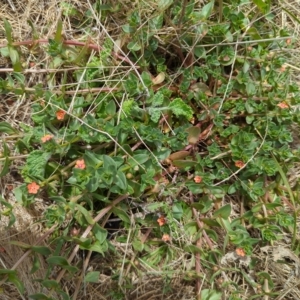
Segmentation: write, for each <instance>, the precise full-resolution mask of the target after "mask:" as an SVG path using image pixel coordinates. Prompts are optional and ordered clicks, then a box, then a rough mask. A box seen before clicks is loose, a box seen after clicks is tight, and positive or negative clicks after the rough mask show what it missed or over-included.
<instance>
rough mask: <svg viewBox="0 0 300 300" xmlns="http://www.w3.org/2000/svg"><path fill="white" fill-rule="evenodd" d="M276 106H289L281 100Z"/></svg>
mask: <svg viewBox="0 0 300 300" xmlns="http://www.w3.org/2000/svg"><path fill="white" fill-rule="evenodd" d="M277 106H278V107H280V108H282V109H284V108H289V106H288V105H287V104H286V103H285V102H281V103H279V104H277Z"/></svg>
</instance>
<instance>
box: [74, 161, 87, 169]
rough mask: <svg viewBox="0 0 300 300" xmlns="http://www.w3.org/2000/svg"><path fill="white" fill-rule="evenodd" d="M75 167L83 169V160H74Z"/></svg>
mask: <svg viewBox="0 0 300 300" xmlns="http://www.w3.org/2000/svg"><path fill="white" fill-rule="evenodd" d="M75 168H77V169H81V170H83V169H85V162H84V160H83V159H78V160H76V163H75Z"/></svg>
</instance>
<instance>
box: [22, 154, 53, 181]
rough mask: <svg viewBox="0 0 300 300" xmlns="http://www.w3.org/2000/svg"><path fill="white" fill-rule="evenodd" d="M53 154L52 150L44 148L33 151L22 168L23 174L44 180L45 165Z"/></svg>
mask: <svg viewBox="0 0 300 300" xmlns="http://www.w3.org/2000/svg"><path fill="white" fill-rule="evenodd" d="M51 155H52V154H51V153H50V152H45V151H42V150H33V151H31V152H30V154H29V155H28V157H27V160H26V164H25V166H24V168H23V170H22V175H23V176H24V177H29V178H37V179H39V180H44V174H45V167H46V165H47V162H48V160H49V159H50V157H51Z"/></svg>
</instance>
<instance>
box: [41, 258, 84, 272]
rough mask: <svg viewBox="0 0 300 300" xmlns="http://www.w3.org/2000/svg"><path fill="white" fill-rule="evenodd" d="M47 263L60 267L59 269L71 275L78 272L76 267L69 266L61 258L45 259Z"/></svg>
mask: <svg viewBox="0 0 300 300" xmlns="http://www.w3.org/2000/svg"><path fill="white" fill-rule="evenodd" d="M47 262H48V263H49V264H51V265H57V266H60V267H61V268H63V269H66V270H68V271H69V272H71V273H73V272H76V271H77V270H78V269H77V268H76V267H73V266H71V265H70V264H69V263H68V261H67V260H66V259H65V258H64V257H62V256H52V257H49V258H47Z"/></svg>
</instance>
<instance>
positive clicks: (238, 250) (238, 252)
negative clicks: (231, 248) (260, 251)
mask: <svg viewBox="0 0 300 300" xmlns="http://www.w3.org/2000/svg"><path fill="white" fill-rule="evenodd" d="M235 254H236V255H237V256H239V257H245V256H246V252H245V250H244V249H243V248H236V249H235Z"/></svg>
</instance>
